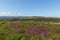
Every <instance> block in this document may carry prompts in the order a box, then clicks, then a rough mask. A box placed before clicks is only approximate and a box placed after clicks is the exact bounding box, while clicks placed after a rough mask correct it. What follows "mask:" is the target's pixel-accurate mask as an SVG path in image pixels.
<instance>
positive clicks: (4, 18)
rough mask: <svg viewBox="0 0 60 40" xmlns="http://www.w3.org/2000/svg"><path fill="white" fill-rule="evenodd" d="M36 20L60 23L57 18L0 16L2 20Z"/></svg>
mask: <svg viewBox="0 0 60 40" xmlns="http://www.w3.org/2000/svg"><path fill="white" fill-rule="evenodd" d="M10 19H13V20H14V19H17V20H18V19H19V20H35V21H54V22H60V18H56V17H41V16H0V20H10Z"/></svg>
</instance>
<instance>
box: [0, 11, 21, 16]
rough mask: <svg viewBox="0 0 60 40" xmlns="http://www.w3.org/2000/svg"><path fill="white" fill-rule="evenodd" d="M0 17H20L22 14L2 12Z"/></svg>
mask: <svg viewBox="0 0 60 40" xmlns="http://www.w3.org/2000/svg"><path fill="white" fill-rule="evenodd" d="M0 16H20V12H18V13H17V12H0Z"/></svg>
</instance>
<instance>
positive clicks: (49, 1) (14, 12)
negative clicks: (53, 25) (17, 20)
mask: <svg viewBox="0 0 60 40" xmlns="http://www.w3.org/2000/svg"><path fill="white" fill-rule="evenodd" d="M0 16H49V17H60V0H0Z"/></svg>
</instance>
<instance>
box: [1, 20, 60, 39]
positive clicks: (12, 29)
mask: <svg viewBox="0 0 60 40" xmlns="http://www.w3.org/2000/svg"><path fill="white" fill-rule="evenodd" d="M0 40H60V22H51V21H34V20H20V19H17V20H12V19H11V20H0Z"/></svg>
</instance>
